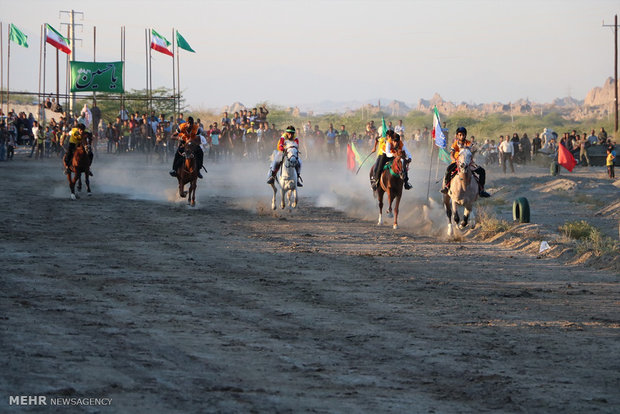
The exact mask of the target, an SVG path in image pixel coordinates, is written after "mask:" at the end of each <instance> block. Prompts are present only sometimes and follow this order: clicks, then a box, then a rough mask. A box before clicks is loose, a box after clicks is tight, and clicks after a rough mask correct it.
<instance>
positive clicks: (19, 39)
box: [9, 23, 28, 47]
mask: <svg viewBox="0 0 620 414" xmlns="http://www.w3.org/2000/svg"><path fill="white" fill-rule="evenodd" d="M9 39H10V40H12V41H13V42H15V43H17V44H18V45H20V46H23V47H28V36H26V35H25V34H24V33H23V32H22V31H21V30H19V29H18V28H17V27H16V26H15V25H14V24H13V23H11V25H10V26H9Z"/></svg>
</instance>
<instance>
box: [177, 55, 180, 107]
mask: <svg viewBox="0 0 620 414" xmlns="http://www.w3.org/2000/svg"><path fill="white" fill-rule="evenodd" d="M180 55H181V54H180V53H179V51H178V50H177V91H178V92H179V99H178V101H179V111H178V113H179V114H180V113H181V69H179V67H180V66H179V65H180V64H179V62H180V60H181V56H180Z"/></svg>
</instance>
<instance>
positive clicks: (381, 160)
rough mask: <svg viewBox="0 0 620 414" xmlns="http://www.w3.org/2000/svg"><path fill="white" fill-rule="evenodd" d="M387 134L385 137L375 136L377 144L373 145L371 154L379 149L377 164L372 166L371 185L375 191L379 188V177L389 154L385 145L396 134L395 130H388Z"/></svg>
mask: <svg viewBox="0 0 620 414" xmlns="http://www.w3.org/2000/svg"><path fill="white" fill-rule="evenodd" d="M385 135H386V136H385V137H384V136H381V135H379V136H378V137H376V138H375V144H374V146H373V147H372V151H370V153H371V154H372V153H373V152H375V151H377V160H376V161H375V165H373V167H372V177H371V179H370V185H371V186H372V189H373V191H374V190H376V189H377V183H378V182H379V177H380V176H381V172H382V171H383V167H384V166H385V163H386V162H387V155H385V146H386V145H387V140H388V138H389V137H391V136H392V135H394V131H392V130H387V132H386V133H385Z"/></svg>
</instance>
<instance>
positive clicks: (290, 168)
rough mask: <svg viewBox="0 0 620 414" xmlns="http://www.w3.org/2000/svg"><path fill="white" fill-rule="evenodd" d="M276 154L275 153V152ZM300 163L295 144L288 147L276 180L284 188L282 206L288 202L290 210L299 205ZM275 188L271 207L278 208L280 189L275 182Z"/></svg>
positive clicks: (273, 185)
mask: <svg viewBox="0 0 620 414" xmlns="http://www.w3.org/2000/svg"><path fill="white" fill-rule="evenodd" d="M274 156H275V154H274ZM298 165H299V150H298V149H297V147H295V146H290V147H288V148H287V149H286V154H285V156H284V158H283V160H282V164H281V165H280V170H279V171H278V173H277V176H276V181H277V182H278V184H279V186H280V189H281V190H282V201H281V202H280V207H281V208H284V207H285V205H286V202H288V207H289V211H291V210H292V209H294V208H295V207H297V166H298ZM271 188H273V198H272V199H271V209H272V210H275V209H276V194H277V192H278V189H277V188H276V186H275V184H271Z"/></svg>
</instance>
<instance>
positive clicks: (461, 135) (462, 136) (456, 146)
mask: <svg viewBox="0 0 620 414" xmlns="http://www.w3.org/2000/svg"><path fill="white" fill-rule="evenodd" d="M471 145H472V144H471V141H468V140H467V129H465V127H458V128H457V129H456V139H455V140H454V143H452V147H451V150H450V158H451V159H452V163H451V164H450V165H448V168H447V169H446V176H445V177H444V186H443V188H442V189H441V192H442V193H444V194H447V193H448V189H449V188H450V181H451V180H452V177H453V176H454V174H455V173H456V167H457V165H456V163H457V161H458V159H459V152H461V150H462V149H463V148H465V147H471ZM472 172H473V173H475V174H476V175H477V176H478V185H479V187H480V191H479V196H480V197H491V195H490V194H489V193H487V192H486V191H484V183H485V181H486V171H485V170H484V168H482V167H480V166H476V169H475V170H472Z"/></svg>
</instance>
